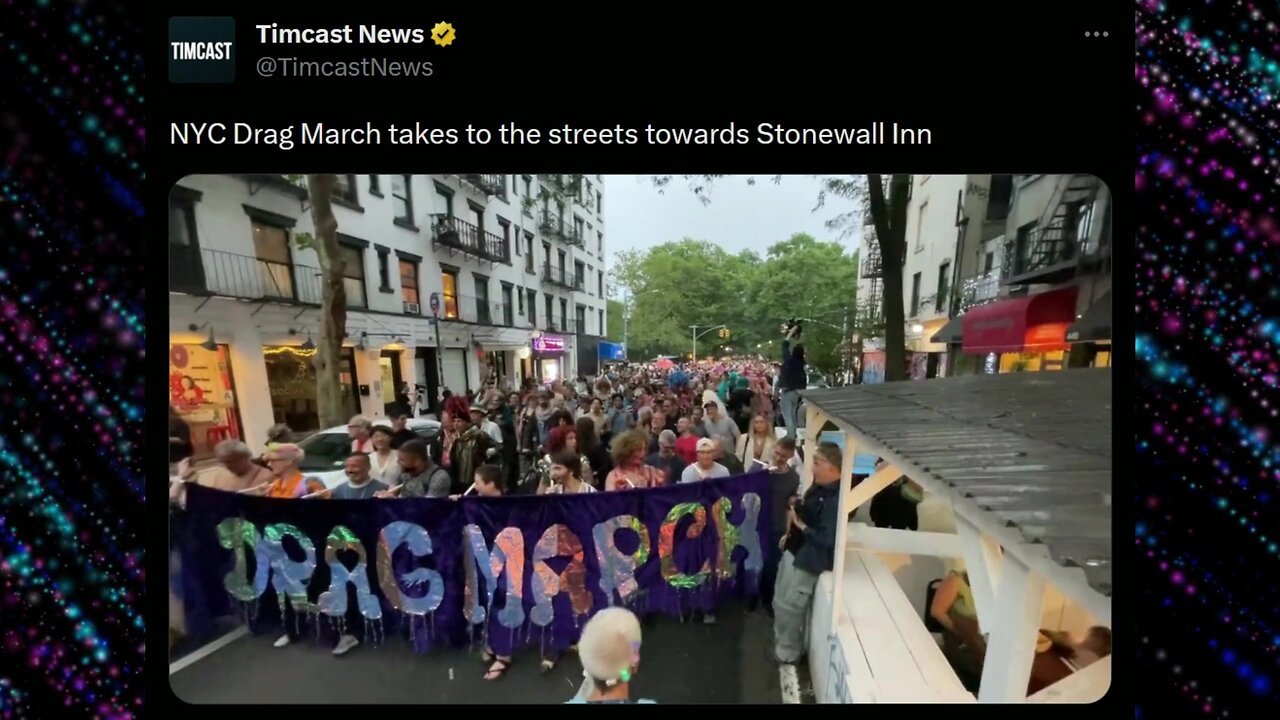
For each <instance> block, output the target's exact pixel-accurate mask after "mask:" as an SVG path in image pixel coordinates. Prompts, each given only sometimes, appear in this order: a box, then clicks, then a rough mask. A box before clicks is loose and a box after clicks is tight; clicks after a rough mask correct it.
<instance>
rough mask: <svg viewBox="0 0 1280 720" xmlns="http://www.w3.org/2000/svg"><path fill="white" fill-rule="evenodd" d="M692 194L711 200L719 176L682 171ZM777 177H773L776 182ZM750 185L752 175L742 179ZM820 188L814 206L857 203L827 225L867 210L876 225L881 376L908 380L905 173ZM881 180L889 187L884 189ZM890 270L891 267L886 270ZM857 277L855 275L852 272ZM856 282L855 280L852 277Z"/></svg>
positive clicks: (663, 178) (838, 226) (835, 180)
mask: <svg viewBox="0 0 1280 720" xmlns="http://www.w3.org/2000/svg"><path fill="white" fill-rule="evenodd" d="M673 177H675V176H672V175H658V176H654V178H653V184H654V186H655V187H656V188H658V192H663V191H665V189H666V188H667V187H669V186H670V184H671V181H672V179H673ZM680 177H681V178H683V179H684V180H685V181H686V182H687V184H688V187H689V190H690V191H691V192H693V194H694V196H695V197H697V198H698V200H700V201H701V202H702V203H703V204H708V203H710V202H711V195H710V193H711V188H712V186H713V185H714V183H715V182H716V181H718V180H721V179H723V178H724V177H726V176H724V175H682V176H680ZM781 180H782V176H780V175H779V176H774V177H773V182H774V183H775V184H776V183H779V182H781ZM747 183H748V184H755V179H754V178H747ZM823 185H824V189H823V190H822V192H821V193H819V196H818V202H817V205H816V206H815V207H814V210H815V211H817V210H819V209H821V208H823V207H824V206H825V202H826V199H827V197H828V196H834V197H837V198H840V199H843V200H848V201H852V202H855V203H857V205H858V207H857V208H851V209H849V210H845V211H843V212H841V213H839V214H838V215H836V216H835V217H833V218H831V219H830V220H828V221H827V227H829V228H831V229H834V230H840V231H841V234H842V235H846V234H848V233H852V232H853V230H854V228H855V227H857V226H858V225H859V224H861V222H862V218H863V217H864V216H865V215H866V214H870V216H871V218H872V225H873V226H874V227H875V229H876V242H877V244H878V245H879V247H880V256H881V258H883V262H884V267H885V268H886V272H885V277H884V312H883V319H884V339H885V380H886V381H895V380H905V379H907V368H906V328H905V322H906V313H905V310H904V309H903V306H902V272H901V270H900V268H901V267H902V262H903V258H904V257H905V256H906V225H907V222H906V219H907V199H908V196H909V193H910V190H911V176H910V175H891V176H889V179H888V182H887V183H886V181H885V178H884V176H882V175H866V176H858V175H854V176H849V177H843V178H842V177H827V178H824V179H823ZM886 185H887V186H888V192H887V193H886V190H885V188H886ZM890 270H892V271H890ZM855 277H856V275H855ZM855 286H856V281H855Z"/></svg>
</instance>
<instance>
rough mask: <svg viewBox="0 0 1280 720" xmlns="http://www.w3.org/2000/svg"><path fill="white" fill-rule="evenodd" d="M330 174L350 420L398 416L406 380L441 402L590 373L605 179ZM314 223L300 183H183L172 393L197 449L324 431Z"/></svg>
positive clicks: (177, 217) (173, 272)
mask: <svg viewBox="0 0 1280 720" xmlns="http://www.w3.org/2000/svg"><path fill="white" fill-rule="evenodd" d="M338 177H339V188H338V190H337V191H336V192H335V195H334V215H335V217H336V219H337V222H338V240H339V245H340V247H341V252H342V253H343V255H344V258H345V260H346V261H347V262H346V265H347V269H346V271H345V273H344V274H345V281H344V285H345V289H346V294H347V300H348V314H347V327H346V340H345V341H344V343H343V348H344V354H343V358H342V361H341V363H340V374H341V380H342V384H343V387H344V397H345V399H346V402H347V403H348V404H349V405H350V409H351V414H353V415H354V414H356V413H360V414H364V415H366V416H368V417H371V418H377V417H386V416H388V415H390V414H392V413H394V412H397V411H402V410H404V409H406V407H407V401H408V397H407V396H406V394H405V393H404V392H403V391H402V389H403V388H404V387H405V386H406V385H408V386H411V387H413V386H416V387H418V388H420V389H421V390H422V391H423V392H426V393H427V394H428V397H430V398H438V397H439V395H440V393H441V392H442V391H443V390H444V389H445V388H448V389H449V390H450V391H452V392H454V393H462V392H466V391H467V390H480V389H481V388H483V387H485V386H486V385H489V384H496V385H497V386H499V387H504V388H510V389H514V388H517V387H519V386H520V385H521V384H522V383H524V382H525V381H527V380H532V381H535V382H553V381H555V380H559V379H562V378H565V377H572V376H574V375H576V374H578V373H579V372H584V373H587V374H592V373H594V372H595V368H594V363H593V362H592V359H593V358H594V356H595V348H596V347H597V346H598V343H599V340H600V338H601V336H603V335H604V333H605V328H606V320H607V319H606V317H605V311H606V301H605V297H604V288H603V286H604V274H605V270H606V268H605V263H604V257H605V255H604V227H603V225H604V223H603V217H602V214H601V204H602V201H603V192H604V188H603V185H604V183H603V179H602V178H601V177H600V176H579V175H571V176H569V175H565V176H535V175H339V176H338ZM311 233H312V222H311V215H310V203H309V202H308V197H307V191H306V189H305V187H304V186H303V183H302V182H301V181H300V180H297V179H292V180H291V179H290V178H286V177H285V176H281V175H198V176H190V177H187V178H184V179H182V180H181V181H179V182H178V183H177V185H176V186H175V188H174V190H173V193H172V195H171V198H170V224H169V256H170V265H169V270H170V283H169V287H170V318H169V324H170V391H171V402H172V404H173V405H174V407H175V409H176V410H177V411H178V412H179V414H180V415H182V416H183V417H184V419H186V420H187V421H188V424H190V425H191V427H192V431H193V441H194V442H195V445H196V450H197V453H196V454H197V455H198V456H203V455H206V454H208V453H209V452H210V451H211V449H212V446H213V445H214V444H216V442H217V441H218V440H220V439H223V438H225V437H237V438H241V439H243V440H245V441H246V442H248V443H249V445H250V447H251V448H254V449H255V450H259V449H261V448H262V445H263V443H264V442H265V434H266V430H267V428H268V427H270V426H271V425H272V424H274V423H277V422H283V423H287V424H289V425H290V427H292V428H293V429H294V430H297V431H308V430H313V429H316V428H317V425H318V417H317V411H316V383H315V371H314V369H313V368H312V367H311V363H310V357H311V356H312V355H313V354H314V352H315V351H314V341H316V340H318V338H319V325H320V309H319V301H320V292H321V277H320V271H319V261H318V259H317V257H316V254H315V251H314V250H312V249H310V248H309V247H307V243H306V239H307V238H309V236H310V235H311ZM300 241H301V242H300ZM580 359H581V360H582V362H581V363H580Z"/></svg>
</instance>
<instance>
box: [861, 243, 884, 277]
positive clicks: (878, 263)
mask: <svg viewBox="0 0 1280 720" xmlns="http://www.w3.org/2000/svg"><path fill="white" fill-rule="evenodd" d="M862 277H864V278H882V277H884V261H883V259H882V258H881V257H880V251H879V250H872V251H871V252H870V253H868V254H867V259H866V260H863V261H862Z"/></svg>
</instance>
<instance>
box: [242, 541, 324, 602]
mask: <svg viewBox="0 0 1280 720" xmlns="http://www.w3.org/2000/svg"><path fill="white" fill-rule="evenodd" d="M286 537H292V538H293V539H294V540H297V541H298V545H300V546H302V552H303V553H304V554H305V555H306V559H305V560H303V561H302V562H298V561H297V560H291V559H289V555H288V554H287V553H285V551H284V539H285V538H286ZM257 556H258V571H257V573H256V574H255V575H254V587H261V588H262V589H263V590H266V586H267V575H268V574H270V576H271V586H272V587H273V588H275V590H276V595H277V597H278V599H279V601H280V612H282V613H283V612H284V608H285V600H286V599H287V600H288V601H289V603H290V604H291V605H292V606H293V609H294V610H304V611H310V610H311V609H312V605H311V601H309V600H308V599H307V583H308V582H310V581H311V574H312V573H313V572H315V569H316V546H315V545H314V544H312V542H311V538H309V537H307V536H306V535H304V534H303V533H302V531H301V530H299V529H298V528H296V527H294V526H293V525H289V524H286V523H276V524H274V525H268V526H267V529H266V531H265V532H264V533H263V536H262V538H261V539H260V540H258V548H257Z"/></svg>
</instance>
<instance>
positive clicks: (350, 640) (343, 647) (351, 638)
mask: <svg viewBox="0 0 1280 720" xmlns="http://www.w3.org/2000/svg"><path fill="white" fill-rule="evenodd" d="M359 644H360V641H359V640H357V639H356V636H355V635H343V636H342V637H341V638H339V639H338V646H337V647H335V648H334V649H333V654H334V655H346V654H347V653H349V652H351V650H352V648H354V647H355V646H357V645H359Z"/></svg>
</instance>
